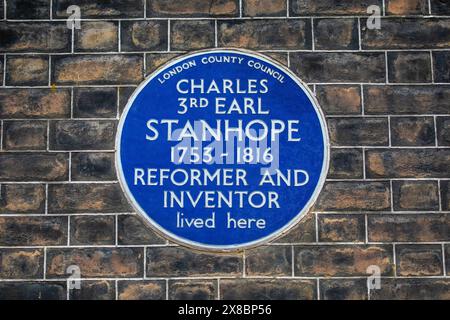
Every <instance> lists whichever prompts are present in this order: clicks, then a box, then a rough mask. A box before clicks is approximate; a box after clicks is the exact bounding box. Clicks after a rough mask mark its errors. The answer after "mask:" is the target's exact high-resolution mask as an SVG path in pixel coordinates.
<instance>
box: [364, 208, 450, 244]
mask: <svg viewBox="0 0 450 320" xmlns="http://www.w3.org/2000/svg"><path fill="white" fill-rule="evenodd" d="M368 233H369V241H375V242H383V241H384V242H412V241H418V242H433V241H449V240H450V215H445V214H440V215H438V214H421V215H417V214H409V215H408V214H387V215H369V217H368Z"/></svg>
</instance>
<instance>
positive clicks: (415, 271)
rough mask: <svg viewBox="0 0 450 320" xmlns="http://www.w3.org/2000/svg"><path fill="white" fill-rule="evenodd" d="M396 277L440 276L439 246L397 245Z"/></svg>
mask: <svg viewBox="0 0 450 320" xmlns="http://www.w3.org/2000/svg"><path fill="white" fill-rule="evenodd" d="M395 252H396V261H397V275H399V276H406V277H408V276H440V275H443V274H444V272H443V268H442V246H441V245H397V246H396V247H395Z"/></svg>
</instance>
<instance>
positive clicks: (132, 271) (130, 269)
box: [47, 247, 144, 278]
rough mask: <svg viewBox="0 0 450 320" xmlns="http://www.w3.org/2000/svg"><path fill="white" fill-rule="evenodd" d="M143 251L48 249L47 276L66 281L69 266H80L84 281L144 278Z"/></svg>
mask: <svg viewBox="0 0 450 320" xmlns="http://www.w3.org/2000/svg"><path fill="white" fill-rule="evenodd" d="M143 258H144V254H143V249H142V248H100V247H99V248H82V249H81V248H80V249H79V248H65V249H57V248H53V249H51V248H49V249H47V277H48V278H67V271H66V270H67V267H68V266H71V265H77V266H78V267H79V268H80V273H81V277H82V278H99V277H115V278H131V277H142V276H143V268H142V266H143Z"/></svg>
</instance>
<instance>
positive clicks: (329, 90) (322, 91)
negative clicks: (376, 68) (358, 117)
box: [316, 85, 361, 115]
mask: <svg viewBox="0 0 450 320" xmlns="http://www.w3.org/2000/svg"><path fill="white" fill-rule="evenodd" d="M316 96H317V99H318V100H319V103H320V106H321V107H322V109H323V111H324V112H325V114H326V115H341V114H344V115H353V114H361V88H360V87H359V86H351V85H350V86H349V85H326V86H317V87H316Z"/></svg>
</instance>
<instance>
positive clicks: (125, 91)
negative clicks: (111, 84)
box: [119, 87, 136, 115]
mask: <svg viewBox="0 0 450 320" xmlns="http://www.w3.org/2000/svg"><path fill="white" fill-rule="evenodd" d="M135 90H136V88H135V87H120V88H119V115H120V114H122V111H123V109H124V108H125V106H126V104H127V102H128V100H129V99H130V97H131V95H132V94H133V92H134V91H135Z"/></svg>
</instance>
